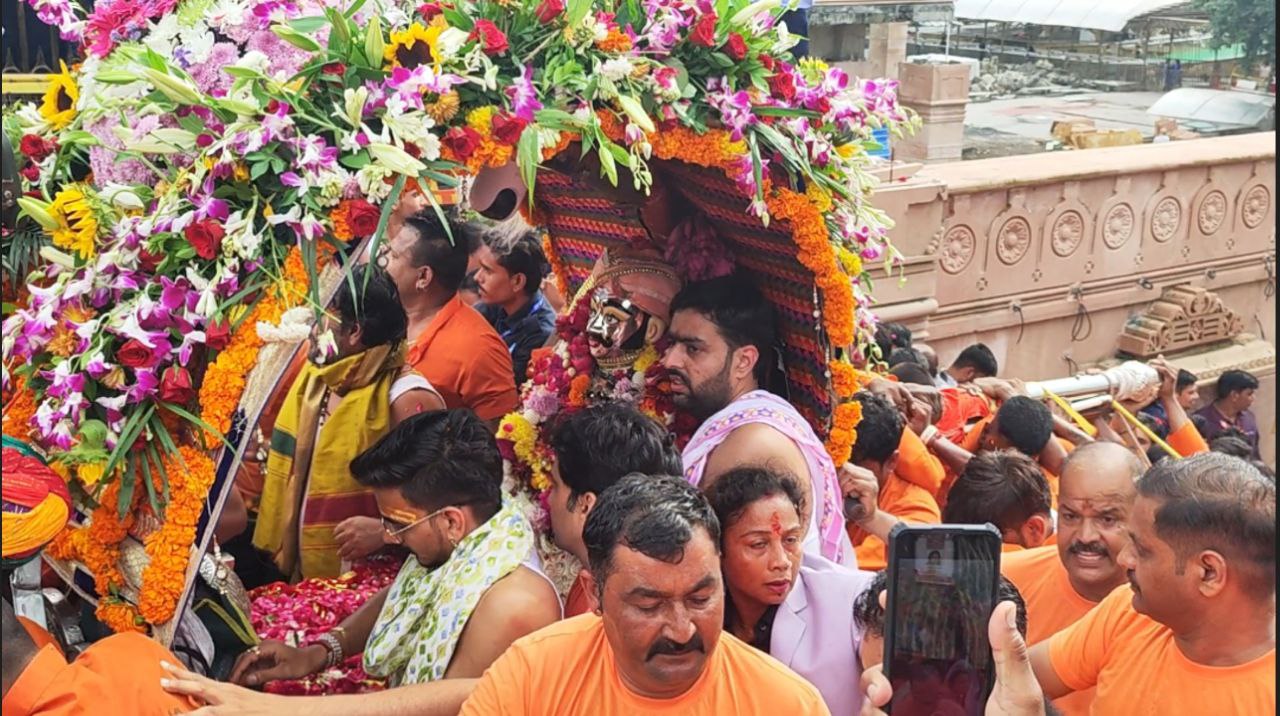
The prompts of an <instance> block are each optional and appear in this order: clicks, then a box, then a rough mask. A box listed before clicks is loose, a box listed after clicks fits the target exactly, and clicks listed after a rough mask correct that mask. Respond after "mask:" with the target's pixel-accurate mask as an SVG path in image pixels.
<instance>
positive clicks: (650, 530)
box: [582, 474, 720, 594]
mask: <svg viewBox="0 0 1280 716" xmlns="http://www.w3.org/2000/svg"><path fill="white" fill-rule="evenodd" d="M698 529H703V530H705V531H706V532H707V536H708V537H710V538H711V543H712V544H714V545H716V549H719V547H720V522H719V521H718V520H717V519H716V513H715V512H713V511H712V510H711V505H710V504H709V503H708V502H707V498H705V497H703V496H702V493H701V492H699V491H698V488H696V487H694V486H693V485H690V484H689V481H688V480H685V479H684V478H683V477H672V476H667V475H641V474H632V475H627V476H626V477H624V478H622V479H621V480H619V481H618V483H617V484H616V485H614V486H613V487H610V488H609V489H607V490H605V491H604V492H603V493H601V494H600V499H599V500H598V501H597V502H596V506H595V507H594V508H593V509H592V510H591V512H590V514H588V515H587V522H586V525H584V526H583V528H582V541H583V543H584V544H585V545H586V547H587V562H588V564H589V566H590V569H591V575H592V577H594V578H595V582H596V589H597V590H598V591H599V592H600V593H601V594H603V593H604V585H605V582H606V581H608V579H609V575H610V573H611V572H612V570H613V555H614V552H615V551H616V550H617V548H618V546H619V545H621V546H624V547H627V548H629V549H632V550H635V551H637V552H639V553H641V554H643V555H645V556H646V557H650V558H652V559H657V560H662V561H664V562H668V563H671V564H675V563H677V562H679V561H680V560H682V559H684V550H685V547H686V546H687V545H688V544H689V542H690V541H691V540H692V539H693V538H694V533H695V531H696V530H698Z"/></svg>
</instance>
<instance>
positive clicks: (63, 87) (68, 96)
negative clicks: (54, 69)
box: [40, 62, 80, 129]
mask: <svg viewBox="0 0 1280 716" xmlns="http://www.w3.org/2000/svg"><path fill="white" fill-rule="evenodd" d="M61 65H62V72H61V73H60V74H56V75H50V76H49V89H47V90H45V92H44V101H43V102H41V103H40V116H41V117H44V120H45V121H46V122H48V123H49V126H50V127H53V128H54V129H63V128H65V127H66V126H67V125H69V124H71V121H72V120H74V119H75V118H76V102H78V101H80V88H79V87H77V86H76V81H75V79H74V78H73V77H72V76H71V72H70V71H69V70H67V63H65V62H62V63H61Z"/></svg>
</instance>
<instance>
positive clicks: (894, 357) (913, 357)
mask: <svg viewBox="0 0 1280 716" xmlns="http://www.w3.org/2000/svg"><path fill="white" fill-rule="evenodd" d="M888 363H889V367H890V368H893V367H894V366H897V365H902V364H903V363H914V364H916V365H918V366H920V367H921V368H924V369H925V371H928V370H929V361H927V360H925V357H924V355H922V354H921V353H920V351H918V350H916V349H915V348H912V347H910V346H903V347H901V348H894V349H893V352H891V353H890V354H889V360H888Z"/></svg>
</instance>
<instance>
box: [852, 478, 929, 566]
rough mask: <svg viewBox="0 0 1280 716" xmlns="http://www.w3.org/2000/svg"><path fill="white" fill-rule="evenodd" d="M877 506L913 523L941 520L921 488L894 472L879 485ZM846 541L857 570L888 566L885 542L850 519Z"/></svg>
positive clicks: (926, 493)
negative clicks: (852, 549)
mask: <svg viewBox="0 0 1280 716" xmlns="http://www.w3.org/2000/svg"><path fill="white" fill-rule="evenodd" d="M879 506H880V509H881V510H883V511H884V512H888V513H889V514H891V515H893V516H894V517H897V518H898V519H900V520H903V521H904V522H909V523H914V524H925V525H936V524H940V523H941V522H942V511H941V510H939V509H938V503H937V501H936V500H934V499H933V495H930V494H929V493H928V492H927V491H925V489H924V488H922V487H920V486H919V485H914V484H912V483H910V482H907V481H906V480H903V479H902V478H900V477H898V475H897V473H894V474H891V475H889V479H888V480H885V482H884V487H881V488H880V499H879ZM847 529H848V530H849V540H850V541H851V542H853V545H854V552H855V553H856V554H857V555H858V569H864V570H867V571H869V572H877V571H879V570H881V569H884V568H885V567H886V566H888V562H887V561H886V560H887V557H886V554H885V544H884V541H882V540H881V539H880V538H879V537H873V536H871V535H870V534H869V533H867V531H866V530H863V529H861V528H859V527H857V526H856V525H854V524H853V523H852V522H850V523H849V524H848V526H847Z"/></svg>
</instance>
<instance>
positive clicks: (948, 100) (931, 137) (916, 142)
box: [893, 62, 969, 162]
mask: <svg viewBox="0 0 1280 716" xmlns="http://www.w3.org/2000/svg"><path fill="white" fill-rule="evenodd" d="M898 78H899V80H900V81H901V86H900V87H899V88H898V99H899V100H901V102H902V103H903V104H905V105H907V106H908V107H910V108H912V109H914V110H915V111H916V112H918V113H919V114H920V119H921V121H922V122H923V126H922V127H921V128H920V130H919V131H918V132H916V134H915V135H913V136H911V137H907V138H904V139H899V140H896V141H895V142H894V144H893V151H894V156H895V157H897V158H898V159H904V160H916V161H925V162H952V161H958V160H959V159H960V153H961V150H962V149H963V147H964V108H965V105H966V104H968V102H969V66H968V65H966V64H963V63H958V62H954V63H948V64H916V63H913V62H904V63H902V64H901V65H899V66H898Z"/></svg>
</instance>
